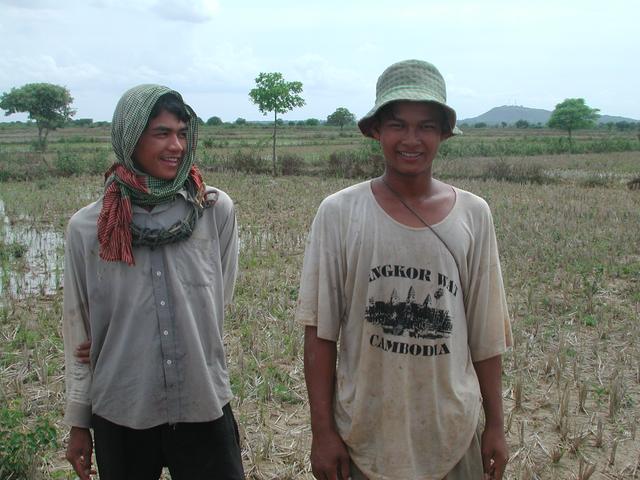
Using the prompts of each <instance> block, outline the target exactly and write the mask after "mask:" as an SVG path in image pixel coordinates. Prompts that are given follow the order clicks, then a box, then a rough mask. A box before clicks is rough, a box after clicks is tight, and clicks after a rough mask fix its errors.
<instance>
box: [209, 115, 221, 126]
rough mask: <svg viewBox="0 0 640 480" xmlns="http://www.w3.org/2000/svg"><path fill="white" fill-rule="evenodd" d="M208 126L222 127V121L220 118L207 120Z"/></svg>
mask: <svg viewBox="0 0 640 480" xmlns="http://www.w3.org/2000/svg"><path fill="white" fill-rule="evenodd" d="M207 125H214V126H215V125H222V119H221V118H220V117H211V118H209V119H208V120H207Z"/></svg>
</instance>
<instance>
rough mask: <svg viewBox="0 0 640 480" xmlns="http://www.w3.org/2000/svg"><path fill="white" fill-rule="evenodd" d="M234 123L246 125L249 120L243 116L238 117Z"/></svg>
mask: <svg viewBox="0 0 640 480" xmlns="http://www.w3.org/2000/svg"><path fill="white" fill-rule="evenodd" d="M233 123H235V124H236V125H246V124H247V121H246V120H245V119H244V118H242V117H238V118H236V121H235V122H233Z"/></svg>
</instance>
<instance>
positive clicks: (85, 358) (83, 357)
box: [74, 340, 91, 364]
mask: <svg viewBox="0 0 640 480" xmlns="http://www.w3.org/2000/svg"><path fill="white" fill-rule="evenodd" d="M90 354H91V340H87V341H86V342H82V343H81V344H80V345H78V347H77V348H76V351H75V352H74V355H75V356H76V358H77V359H78V361H79V362H80V363H85V364H88V363H90V362H91V357H90Z"/></svg>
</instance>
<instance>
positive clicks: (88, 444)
mask: <svg viewBox="0 0 640 480" xmlns="http://www.w3.org/2000/svg"><path fill="white" fill-rule="evenodd" d="M92 452H93V439H92V438H91V432H90V431H89V429H88V428H80V427H71V432H70V433H69V443H68V444H67V455H66V456H67V460H68V461H69V463H70V464H71V466H72V467H73V469H74V470H75V472H76V473H77V474H78V477H80V480H91V475H95V474H96V471H95V470H93V469H92V468H91V453H92Z"/></svg>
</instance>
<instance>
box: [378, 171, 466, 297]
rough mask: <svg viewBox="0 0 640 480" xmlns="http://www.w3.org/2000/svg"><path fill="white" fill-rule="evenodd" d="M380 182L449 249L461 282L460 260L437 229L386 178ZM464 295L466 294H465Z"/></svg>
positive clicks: (382, 178) (381, 178)
mask: <svg viewBox="0 0 640 480" xmlns="http://www.w3.org/2000/svg"><path fill="white" fill-rule="evenodd" d="M380 180H381V181H382V183H384V185H385V186H386V187H387V188H388V189H389V191H390V192H391V193H392V194H393V195H394V196H395V197H396V198H397V199H398V201H399V202H400V203H401V204H402V205H404V206H405V208H406V209H407V210H409V211H410V212H411V213H412V214H413V215H414V216H415V217H416V218H417V219H418V220H420V222H421V223H422V224H423V225H424V226H425V227H427V228H428V229H429V230H431V232H432V233H433V234H434V235H435V236H436V237H437V238H438V240H440V242H442V244H443V245H444V247H445V248H446V249H447V251H448V252H449V254H450V255H451V258H453V261H454V262H455V264H456V268H457V269H458V277H460V280H462V278H461V275H460V265H458V260H457V259H456V256H455V255H454V254H453V252H452V251H451V249H450V248H449V245H447V242H445V241H444V240H443V238H442V237H441V236H440V235H439V234H438V232H436V231H435V229H434V228H433V227H432V226H431V225H429V224H428V223H427V221H426V220H425V219H424V218H422V215H420V214H419V213H418V212H416V211H415V209H413V208H412V207H411V205H409V204H408V203H407V202H406V201H405V200H404V199H403V198H402V196H401V195H400V194H399V193H398V192H396V191H395V190H394V189H393V188H391V185H389V184H388V183H387V181H386V180H385V179H384V177H380ZM463 295H464V292H463Z"/></svg>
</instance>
